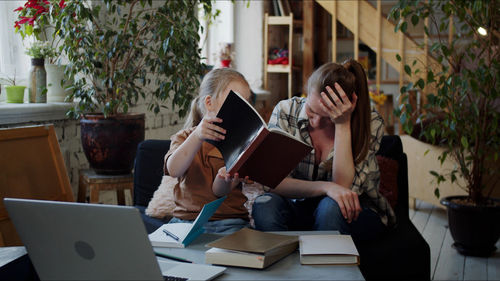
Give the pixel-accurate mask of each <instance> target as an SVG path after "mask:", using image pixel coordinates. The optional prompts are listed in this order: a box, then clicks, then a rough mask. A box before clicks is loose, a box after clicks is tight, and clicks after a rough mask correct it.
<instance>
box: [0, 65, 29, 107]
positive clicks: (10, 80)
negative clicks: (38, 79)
mask: <svg viewBox="0 0 500 281" xmlns="http://www.w3.org/2000/svg"><path fill="white" fill-rule="evenodd" d="M0 86H4V89H5V92H6V100H5V101H6V102H7V103H24V90H25V89H26V86H23V85H19V81H17V80H16V71H15V70H14V75H12V76H9V75H7V74H4V73H0ZM0 90H1V89H0ZM0 92H1V91H0Z"/></svg>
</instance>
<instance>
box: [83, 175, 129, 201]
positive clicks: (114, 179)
mask: <svg viewBox="0 0 500 281" xmlns="http://www.w3.org/2000/svg"><path fill="white" fill-rule="evenodd" d="M87 188H89V189H90V200H89V203H99V192H100V191H101V190H116V195H117V199H118V204H119V205H125V193H124V190H125V189H128V190H130V194H133V190H134V175H133V174H126V175H98V174H96V173H95V171H94V170H80V180H79V186H78V202H85V201H86V200H85V197H86V196H87Z"/></svg>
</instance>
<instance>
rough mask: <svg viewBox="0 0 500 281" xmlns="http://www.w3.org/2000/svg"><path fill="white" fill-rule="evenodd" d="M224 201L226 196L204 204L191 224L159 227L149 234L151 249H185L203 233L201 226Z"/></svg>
mask: <svg viewBox="0 0 500 281" xmlns="http://www.w3.org/2000/svg"><path fill="white" fill-rule="evenodd" d="M224 199H226V196H224V197H221V198H219V199H217V200H214V201H212V202H210V203H208V204H205V206H203V209H201V212H200V214H198V217H196V220H195V221H194V222H193V223H166V224H164V225H162V226H160V227H159V228H158V229H157V230H155V231H154V232H153V233H151V234H149V240H150V241H151V245H152V246H153V247H170V248H184V247H186V246H187V245H189V244H190V243H191V242H193V240H194V239H196V238H197V237H198V236H200V234H202V233H203V232H204V231H205V229H204V228H203V225H204V224H205V223H207V222H208V220H209V219H210V218H211V217H212V215H213V214H214V213H215V211H217V209H218V208H219V206H220V205H221V204H222V201H224ZM176 238H177V239H176Z"/></svg>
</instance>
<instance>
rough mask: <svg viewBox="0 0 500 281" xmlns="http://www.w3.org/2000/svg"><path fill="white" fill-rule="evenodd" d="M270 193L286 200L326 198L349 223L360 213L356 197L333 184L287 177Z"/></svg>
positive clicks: (351, 192)
mask: <svg viewBox="0 0 500 281" xmlns="http://www.w3.org/2000/svg"><path fill="white" fill-rule="evenodd" d="M272 192H274V193H276V194H279V195H281V196H283V197H287V198H309V197H318V196H328V197H330V198H332V199H333V200H335V201H336V202H337V204H338V205H339V208H340V211H341V212H342V215H343V216H344V218H345V219H346V220H347V222H349V223H350V222H351V221H352V220H356V219H357V217H358V215H359V212H361V206H360V204H359V199H358V195H357V194H356V193H355V192H353V191H351V190H350V189H349V188H346V187H343V186H341V185H339V184H337V183H334V182H329V181H306V180H299V179H294V178H290V177H288V178H285V179H284V180H283V181H282V182H281V183H280V184H279V185H278V186H277V187H276V188H275V189H273V190H272Z"/></svg>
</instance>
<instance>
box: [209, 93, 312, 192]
mask: <svg viewBox="0 0 500 281" xmlns="http://www.w3.org/2000/svg"><path fill="white" fill-rule="evenodd" d="M217 117H219V118H221V119H222V123H221V124H217V125H219V126H220V127H222V128H224V129H226V136H225V139H224V140H221V141H208V142H210V143H211V144H213V145H214V146H215V147H217V148H218V149H219V151H220V152H221V154H222V156H223V157H224V161H225V163H226V169H227V171H228V172H229V173H230V174H233V173H236V172H238V174H239V176H240V177H241V178H244V177H245V176H248V177H249V178H250V179H251V180H253V181H256V182H259V183H261V184H263V185H266V186H268V187H271V188H275V187H276V186H277V185H278V184H279V183H280V182H281V181H282V180H283V179H284V178H285V177H286V176H287V175H288V174H289V173H290V172H291V171H292V170H293V169H294V168H295V167H296V166H297V164H298V163H299V162H300V160H302V159H303V158H304V157H305V156H306V155H307V154H308V153H309V152H310V151H311V149H312V147H311V146H310V145H308V144H306V143H305V142H303V141H301V140H299V139H297V138H296V137H294V136H292V135H290V134H288V133H286V132H284V131H282V130H279V129H268V128H267V125H266V122H265V121H264V120H263V119H262V117H261V116H260V115H259V113H258V112H257V111H256V110H255V109H254V108H253V107H252V105H250V104H249V103H248V102H247V101H246V100H245V99H243V98H242V97H241V96H240V95H238V94H236V93H235V92H233V91H231V92H229V95H228V96H227V97H226V100H225V101H224V103H223V104H222V107H221V108H220V110H219V113H218V114H217Z"/></svg>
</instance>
